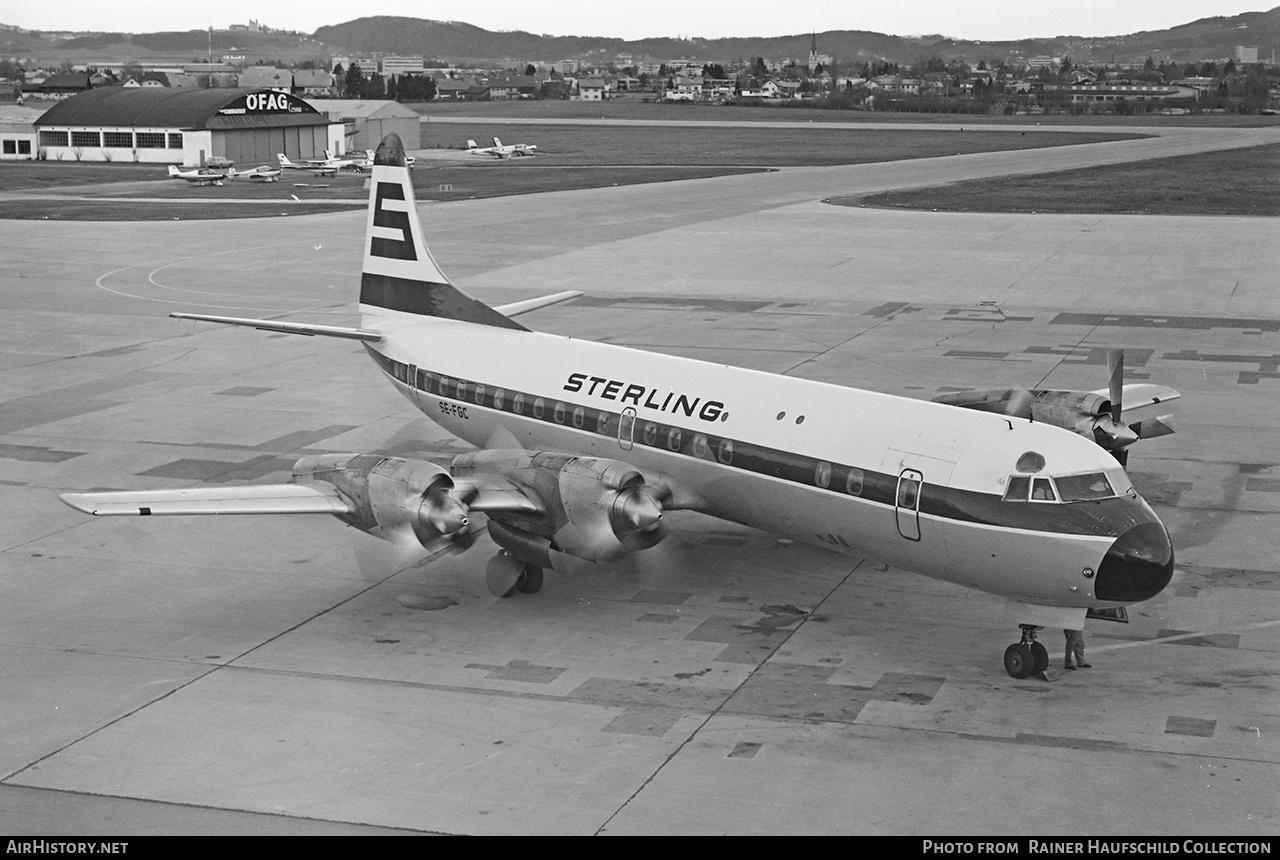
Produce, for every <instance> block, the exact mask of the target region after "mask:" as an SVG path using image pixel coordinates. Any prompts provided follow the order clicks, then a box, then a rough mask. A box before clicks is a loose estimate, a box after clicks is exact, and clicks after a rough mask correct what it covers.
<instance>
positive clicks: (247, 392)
mask: <svg viewBox="0 0 1280 860" xmlns="http://www.w3.org/2000/svg"><path fill="white" fill-rule="evenodd" d="M268 391H275V389H274V388H260V387H258V386H254V385H237V386H236V387H235V388H228V389H226V390H225V391H215V392H213V393H214V394H221V395H225V396H227V397H257V396H258V395H259V394H266V393H267V392H268Z"/></svg>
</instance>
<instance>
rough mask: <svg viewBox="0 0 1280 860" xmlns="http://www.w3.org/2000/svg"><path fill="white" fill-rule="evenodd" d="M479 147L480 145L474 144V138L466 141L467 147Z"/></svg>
mask: <svg viewBox="0 0 1280 860" xmlns="http://www.w3.org/2000/svg"><path fill="white" fill-rule="evenodd" d="M479 148H480V147H478V146H476V142H475V141H474V140H468V141H467V149H479Z"/></svg>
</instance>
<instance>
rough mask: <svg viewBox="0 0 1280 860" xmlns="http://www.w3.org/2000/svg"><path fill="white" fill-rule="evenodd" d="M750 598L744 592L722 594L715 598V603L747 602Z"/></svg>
mask: <svg viewBox="0 0 1280 860" xmlns="http://www.w3.org/2000/svg"><path fill="white" fill-rule="evenodd" d="M750 600H751V598H750V597H748V596H747V595H745V594H722V595H720V597H719V598H718V599H717V600H716V602H717V603H747V602H748V601H750Z"/></svg>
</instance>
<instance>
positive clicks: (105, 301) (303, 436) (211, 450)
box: [0, 129, 1280, 837]
mask: <svg viewBox="0 0 1280 860" xmlns="http://www.w3.org/2000/svg"><path fill="white" fill-rule="evenodd" d="M1162 131H1163V130H1162ZM1276 142H1280V130H1277V129H1244V130H1222V131H1219V132H1210V131H1206V130H1195V131H1194V132H1187V133H1186V134H1179V133H1170V134H1161V136H1158V137H1155V138H1151V139H1148V140H1141V141H1122V142H1116V143H1108V144H1098V145H1094V146H1071V147H1060V148H1054V149H1037V150H1026V151H1021V152H1017V153H1006V154H984V155H969V156H955V157H950V158H939V159H926V160H916V161H911V162H897V163H889V164H871V165H858V166H849V167H824V168H787V169H782V170H779V171H777V172H775V173H767V174H753V175H744V176H733V177H719V178H714V179H700V180H689V181H685V182H676V183H663V184H660V185H646V186H628V187H617V188H605V189H594V190H583V191H567V192H559V193H553V194H541V195H528V196H521V197H510V198H495V199H486V200H474V201H466V202H457V203H447V204H431V205H424V206H422V207H421V214H422V217H423V220H424V225H425V227H426V230H427V233H428V241H429V242H430V244H431V247H432V250H433V252H434V255H435V257H436V259H437V260H438V261H439V263H440V264H441V266H442V268H443V269H444V271H446V272H448V273H449V274H450V275H452V276H453V278H454V279H455V281H456V282H457V283H458V284H459V285H460V286H461V287H462V288H464V289H466V290H467V291H469V292H471V293H472V294H474V295H476V296H477V297H478V298H481V299H482V300H484V301H488V302H491V303H495V304H496V303H501V302H506V301H513V300H515V299H519V298H527V297H531V296H536V295H541V294H544V293H549V292H555V291H559V290H564V289H581V290H585V291H586V292H587V296H586V297H585V298H583V299H581V300H578V301H577V302H575V303H572V304H567V305H562V306H557V307H554V308H549V309H545V310H542V311H538V312H535V313H534V314H530V315H528V316H527V317H524V318H522V321H524V322H525V323H526V324H528V325H530V326H532V327H535V328H540V329H544V330H548V331H554V332H558V333H562V334H570V335H572V336H574V337H582V338H590V339H598V340H608V341H610V342H613V343H620V344H626V345H632V346H638V347H642V348H646V349H654V350H660V351H666V352H671V353H675V354H680V355H687V356H692V357H697V358H703V359H708V360H713V361H719V362H724V363H728V364H737V365H744V366H749V367H755V368H760V369H764V370H769V371H773V372H779V373H787V374H791V375H795V376H801V377H806V378H812V379H820V380H824V381H828V382H836V383H840V384H846V385H854V386H858V387H863V388H869V389H874V390H880V391H886V392H892V393H897V394H905V395H909V396H918V397H922V398H927V397H929V396H931V395H933V394H934V393H937V392H938V391H940V390H945V389H948V388H956V387H965V386H978V385H982V386H996V385H1001V386H1005V385H1026V386H1029V387H1039V386H1044V387H1060V388H1083V389H1093V388H1100V387H1104V386H1105V385H1106V378H1105V362H1104V356H1105V352H1106V349H1107V348H1108V347H1110V346H1123V347H1125V348H1126V350H1127V357H1128V362H1129V365H1130V367H1131V369H1132V370H1131V373H1130V375H1129V376H1130V379H1133V380H1142V379H1148V378H1149V379H1151V380H1153V381H1156V382H1159V383H1162V384H1166V385H1170V386H1172V387H1174V388H1176V389H1178V390H1179V391H1181V392H1182V394H1183V400H1182V406H1181V410H1180V413H1179V424H1178V433H1177V435H1175V436H1172V437H1168V438H1164V439H1158V440H1151V441H1148V442H1141V443H1139V444H1138V445H1137V446H1136V448H1135V449H1134V453H1133V455H1132V458H1131V460H1130V464H1129V471H1130V474H1131V475H1132V477H1133V479H1134V482H1135V484H1136V485H1137V487H1138V489H1139V491H1140V492H1142V493H1143V495H1144V496H1145V497H1146V498H1147V499H1148V500H1149V501H1150V502H1151V503H1152V504H1153V506H1154V507H1155V509H1156V511H1157V512H1158V513H1159V515H1160V516H1161V518H1162V519H1163V520H1164V521H1165V523H1166V524H1167V525H1168V526H1169V528H1170V532H1171V534H1172V536H1173V540H1174V545H1175V547H1176V550H1177V558H1178V569H1177V572H1176V574H1175V576H1174V580H1173V583H1172V585H1171V586H1170V587H1169V588H1168V589H1167V590H1166V591H1165V592H1164V593H1162V594H1161V595H1160V596H1159V597H1157V598H1156V599H1154V600H1152V601H1149V602H1148V603H1146V604H1142V605H1140V606H1137V607H1133V608H1131V610H1130V615H1131V623H1130V624H1128V625H1119V624H1113V623H1107V622H1100V621H1099V622H1092V621H1091V622H1090V623H1089V626H1088V627H1087V628H1086V636H1087V637H1088V648H1089V651H1088V653H1089V657H1090V660H1091V662H1092V664H1093V668H1091V669H1088V670H1081V671H1075V672H1064V671H1062V670H1061V669H1060V665H1061V656H1062V639H1061V634H1060V633H1058V631H1055V630H1046V631H1045V638H1044V641H1045V643H1046V644H1047V645H1048V646H1049V650H1050V655H1051V657H1052V658H1053V664H1052V669H1051V672H1050V677H1051V680H1050V681H1049V682H1044V681H1038V680H1026V681H1016V680H1014V679H1012V678H1010V677H1009V676H1008V675H1006V674H1005V672H1004V670H1003V667H1002V665H1001V660H1000V657H1001V654H1002V653H1003V650H1004V648H1005V646H1006V645H1008V644H1009V643H1011V642H1013V641H1015V640H1016V638H1017V629H1016V626H1015V625H1014V624H1012V623H1010V622H1009V621H1007V620H1006V619H1005V617H1004V614H1003V605H1002V603H1001V601H999V600H998V599H996V598H994V597H991V596H989V595H985V594H982V593H979V592H976V591H970V590H966V589H962V588H959V587H955V586H951V585H948V584H946V583H939V582H935V581H932V580H929V579H925V578H923V577H920V576H917V575H915V574H912V573H909V572H906V571H901V570H897V569H893V568H884V567H883V566H880V565H878V564H877V563H876V562H875V561H874V560H872V559H862V558H860V557H858V556H849V555H838V554H833V553H828V552H825V551H823V550H820V549H817V548H811V547H805V546H801V545H798V544H790V543H786V542H780V541H778V540H776V539H774V538H772V537H770V536H769V535H766V534H763V533H759V532H755V531H751V530H748V529H745V528H743V527H739V526H736V525H733V524H729V523H724V522H719V521H714V520H709V519H706V518H703V517H699V516H696V515H674V516H673V517H672V519H673V520H674V523H673V526H674V528H673V533H672V534H671V536H670V537H669V538H668V540H666V541H665V542H664V543H663V544H661V545H660V546H658V547H656V548H654V549H653V550H649V551H646V552H644V553H640V554H638V555H636V556H634V557H632V558H631V559H629V560H627V561H625V562H621V563H617V564H613V565H602V566H591V565H587V564H582V565H580V566H577V567H575V568H573V569H571V570H569V571H566V572H554V573H548V577H547V583H546V586H545V587H544V588H543V590H542V591H541V592H539V593H538V594H536V595H520V596H518V597H516V598H512V599H507V600H502V599H498V598H494V597H491V596H490V595H489V593H488V591H487V590H486V587H485V582H484V563H485V561H486V560H487V558H488V556H489V555H490V554H491V552H492V547H491V546H490V545H489V543H488V541H487V538H486V539H485V540H483V541H481V542H480V543H479V544H478V545H477V546H475V547H473V548H472V549H471V550H469V551H467V552H465V553H461V554H457V555H451V556H446V557H442V558H436V559H434V560H431V561H429V562H425V563H418V562H417V560H415V559H406V558H403V557H398V556H397V555H396V553H395V552H394V551H392V550H391V549H390V548H389V547H388V546H387V545H385V544H382V543H380V542H378V541H376V540H375V539H373V538H370V537H368V536H366V535H363V534H360V533H358V532H356V531H354V530H350V529H346V528H344V527H343V526H342V524H341V523H339V522H337V521H336V520H334V519H332V518H329V517H303V516H298V517H287V518H271V517H251V518H226V519H222V518H213V517H206V518H193V519H185V520H183V519H177V518H143V519H126V518H119V519H106V520H101V519H91V518H88V517H85V516H83V515H81V514H79V513H77V512H75V511H73V510H71V509H70V508H67V507H65V506H64V505H62V504H61V502H60V501H59V500H58V494H59V493H60V492H66V491H69V490H88V489H143V488H152V487H169V486H188V485H197V484H219V483H231V482H279V481H281V480H284V479H285V478H286V476H287V474H288V471H289V469H290V467H291V466H292V463H293V462H294V460H295V459H297V458H298V457H299V456H302V455H304V454H307V453H324V452H341V451H383V452H392V453H396V454H399V455H402V456H422V457H427V458H431V459H436V460H438V461H441V462H444V461H447V460H448V458H449V457H451V456H452V455H454V454H456V453H459V452H461V451H463V450H466V447H465V446H464V445H463V444H462V443H460V442H458V441H457V440H453V439H451V438H450V437H448V436H446V435H445V434H444V433H443V432H442V431H440V430H438V429H437V428H435V427H434V425H432V424H430V423H429V422H427V421H426V420H425V419H423V418H419V417H416V416H415V414H414V412H413V411H412V410H411V409H410V407H409V406H408V404H407V403H406V402H405V401H404V400H403V399H402V398H400V397H399V395H397V394H396V393H395V392H394V391H393V390H392V389H391V388H390V387H389V386H387V385H386V384H385V383H383V382H381V381H380V380H379V379H378V376H379V374H378V372H377V370H376V367H375V365H373V363H372V362H370V361H369V360H368V358H367V357H366V356H365V354H364V351H363V349H361V348H359V347H356V346H353V345H351V344H349V343H345V342H338V341H333V340H322V339H314V338H300V337H291V336H284V335H268V334H265V333H262V332H255V331H244V330H230V329H225V328H220V327H216V326H212V325H203V324H189V323H178V322H176V321H173V320H170V319H168V318H167V314H168V313H170V312H171V311H190V312H197V313H199V312H207V313H215V314H225V315H232V316H236V315H240V316H250V315H252V316H277V315H286V316H287V317H288V318H289V319H292V320H296V321H311V322H327V323H332V324H338V325H351V324H354V323H355V322H356V315H355V312H354V311H355V304H354V303H355V297H356V289H357V284H358V272H359V263H360V255H361V240H362V238H363V230H364V221H365V213H364V212H349V213H331V214H317V215H310V216H305V217H289V218H278V219H271V218H261V219H244V220H228V221H210V222H185V221H184V222H158V223H118V222H112V223H57V224H52V223H49V222H20V221H0V237H2V238H3V240H4V247H5V248H6V252H5V254H4V255H3V257H0V289H3V291H4V296H5V299H6V300H5V311H6V312H5V313H4V314H3V318H2V319H0V332H3V336H2V337H0V344H2V345H3V346H2V349H0V369H2V370H3V373H2V374H0V403H2V404H3V406H2V408H0V487H3V498H4V500H5V504H4V508H3V510H4V516H3V517H0V690H3V691H4V694H3V695H0V832H3V833H12V834H30V835H38V836H46V837H47V836H59V835H73V834H74V835H94V836H112V835H142V834H148V833H182V834H203V833H252V834H258V833H263V834H266V833H297V834H312V833H317V834H330V833H378V832H387V833H390V832H410V833H449V834H532V833H539V834H541V833H545V834H610V835H613V834H685V833H699V834H701V833H770V834H773V833H778V834H781V833H841V834H919V835H931V834H934V835H965V834H974V835H1030V836H1052V835H1056V834H1067V835H1096V836H1103V835H1150V834H1161V835H1162V836H1172V835H1176V834H1186V835H1229V836H1247V835H1251V836H1267V835H1273V834H1274V833H1276V832H1277V830H1278V829H1280V669H1278V668H1277V662H1278V661H1277V652H1278V651H1280V568H1278V567H1277V561H1276V559H1277V552H1276V550H1277V545H1278V542H1277V538H1276V537H1275V535H1276V534H1278V533H1280V465H1278V462H1280V461H1277V456H1276V452H1277V451H1280V429H1277V428H1280V398H1278V397H1277V396H1276V389H1277V386H1280V298H1277V293H1276V274H1275V273H1276V272H1278V271H1280V220H1277V219H1268V218H1224V217H1212V218H1207V217H1206V218H1196V217H1182V218H1171V217H1154V216H1151V217H1147V216H1097V215H1088V216H1085V215H1031V216H1028V215H970V214H965V215H958V214H947V213H932V212H905V211H880V210H873V209H863V208H850V207H844V206H833V205H829V204H827V203H824V202H823V200H824V199H826V198H832V197H843V196H848V195H856V194H862V193H869V192H871V191H878V190H885V189H891V188H906V187H915V186H920V185H928V184H933V183H937V182H948V181H957V180H960V179H965V178H973V177H981V176H994V175H1002V174H1005V173H1018V172H1035V171H1042V170H1050V169H1062V168H1065V167H1079V166H1088V165H1091V164H1104V163H1116V162H1119V161H1124V160H1128V159H1134V158H1151V157H1160V156H1164V155H1174V154H1183V153H1185V152H1193V151H1200V150H1203V149H1206V148H1209V149H1213V148H1224V147H1230V146H1244V145H1257V144H1263V143H1276ZM201 309H203V310H201ZM514 358H515V359H516V360H518V357H514ZM1028 563H1034V560H1028Z"/></svg>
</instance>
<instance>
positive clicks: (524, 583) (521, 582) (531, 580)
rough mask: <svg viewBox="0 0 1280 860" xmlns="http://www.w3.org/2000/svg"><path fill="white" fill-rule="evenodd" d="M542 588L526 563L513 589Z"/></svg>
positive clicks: (535, 572) (528, 591)
mask: <svg viewBox="0 0 1280 860" xmlns="http://www.w3.org/2000/svg"><path fill="white" fill-rule="evenodd" d="M541 590H542V568H540V567H534V566H533V565H531V564H526V565H525V566H524V570H522V571H520V578H519V579H517V580H516V585H515V588H514V589H513V591H519V592H520V593H521V594H537V593H538V592H539V591H541ZM1044 660H1045V665H1046V666H1047V665H1049V655H1048V653H1047V652H1046V653H1045V657H1044Z"/></svg>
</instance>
